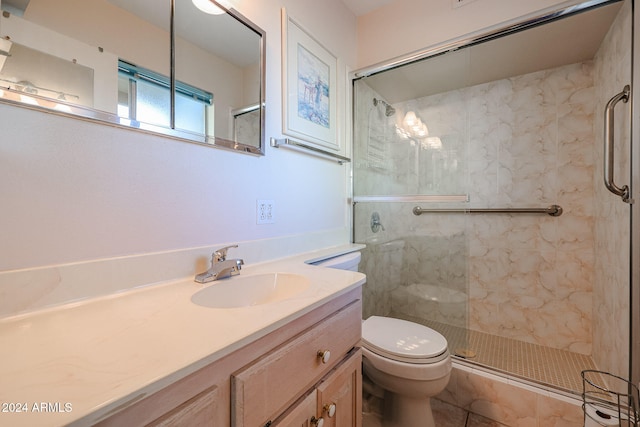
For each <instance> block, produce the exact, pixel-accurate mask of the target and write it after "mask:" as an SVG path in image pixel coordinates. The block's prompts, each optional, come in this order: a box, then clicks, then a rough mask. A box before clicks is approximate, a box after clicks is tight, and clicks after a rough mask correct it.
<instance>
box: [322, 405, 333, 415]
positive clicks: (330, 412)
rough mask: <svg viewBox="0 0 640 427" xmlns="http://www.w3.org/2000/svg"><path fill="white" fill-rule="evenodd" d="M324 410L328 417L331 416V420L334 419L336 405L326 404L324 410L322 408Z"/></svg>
mask: <svg viewBox="0 0 640 427" xmlns="http://www.w3.org/2000/svg"><path fill="white" fill-rule="evenodd" d="M322 409H323V410H324V412H326V413H327V415H328V416H329V418H331V417H333V416H334V415H335V414H336V404H335V403H332V404H330V405H329V404H328V403H327V404H326V405H324V408H322Z"/></svg>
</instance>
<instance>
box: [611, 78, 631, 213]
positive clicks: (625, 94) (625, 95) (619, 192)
mask: <svg viewBox="0 0 640 427" xmlns="http://www.w3.org/2000/svg"><path fill="white" fill-rule="evenodd" d="M630 92H631V88H630V87H629V85H626V86H625V87H624V89H622V92H620V93H619V94H617V95H615V96H614V97H613V98H611V99H610V100H609V102H607V106H606V107H605V109H604V185H605V187H607V189H608V190H609V191H611V192H612V193H613V194H615V195H616V196H620V197H622V201H623V202H625V203H632V200H631V199H630V190H629V186H628V185H623V186H622V187H618V186H617V185H616V184H615V183H614V182H613V152H614V139H615V136H614V119H615V107H616V104H617V103H618V102H620V101H622V102H624V103H626V102H628V101H629V94H630Z"/></svg>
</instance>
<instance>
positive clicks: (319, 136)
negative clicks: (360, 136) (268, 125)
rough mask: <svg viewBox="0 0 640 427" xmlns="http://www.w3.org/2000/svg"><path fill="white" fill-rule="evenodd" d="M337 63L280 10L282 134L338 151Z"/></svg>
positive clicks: (322, 47)
mask: <svg viewBox="0 0 640 427" xmlns="http://www.w3.org/2000/svg"><path fill="white" fill-rule="evenodd" d="M337 68H338V59H337V58H336V56H335V55H333V54H332V53H331V52H329V50H327V49H326V48H325V47H324V46H323V45H322V44H321V43H320V42H318V41H317V40H316V39H315V38H314V37H313V36H311V34H309V33H308V32H307V31H306V30H305V29H304V28H303V27H302V26H301V25H300V24H299V23H298V22H297V21H296V20H295V19H293V18H292V17H291V16H289V15H288V14H287V11H286V10H285V9H284V8H283V9H282V133H283V134H285V135H288V136H290V137H292V138H296V139H299V140H301V141H305V142H308V143H312V144H314V145H316V146H319V147H320V148H322V149H329V150H332V151H340V141H339V138H338V117H339V116H338V95H339V94H338V75H337Z"/></svg>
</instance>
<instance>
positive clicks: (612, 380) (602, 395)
mask: <svg viewBox="0 0 640 427" xmlns="http://www.w3.org/2000/svg"><path fill="white" fill-rule="evenodd" d="M580 375H581V376H582V409H583V412H584V425H585V427H592V426H625V427H632V426H633V427H640V417H639V414H638V410H639V408H638V404H639V402H640V392H638V387H636V386H635V385H633V384H632V383H630V382H629V381H627V380H625V379H624V378H621V377H619V376H617V375H613V374H610V373H608V372H603V371H596V370H591V369H587V370H584V371H582V372H581V374H580Z"/></svg>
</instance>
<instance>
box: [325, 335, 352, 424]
mask: <svg viewBox="0 0 640 427" xmlns="http://www.w3.org/2000/svg"><path fill="white" fill-rule="evenodd" d="M332 405H334V406H332ZM317 411H318V414H320V416H321V417H322V418H324V426H323V427H358V426H361V425H362V350H360V348H356V349H354V350H353V352H352V353H351V355H350V356H349V357H348V358H347V359H346V360H345V361H344V362H343V363H341V364H340V365H338V367H336V368H335V369H334V370H333V371H332V372H331V373H330V374H329V375H328V376H327V377H326V378H325V379H324V380H323V381H322V382H321V383H320V385H319V386H318V407H317Z"/></svg>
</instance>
